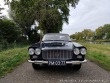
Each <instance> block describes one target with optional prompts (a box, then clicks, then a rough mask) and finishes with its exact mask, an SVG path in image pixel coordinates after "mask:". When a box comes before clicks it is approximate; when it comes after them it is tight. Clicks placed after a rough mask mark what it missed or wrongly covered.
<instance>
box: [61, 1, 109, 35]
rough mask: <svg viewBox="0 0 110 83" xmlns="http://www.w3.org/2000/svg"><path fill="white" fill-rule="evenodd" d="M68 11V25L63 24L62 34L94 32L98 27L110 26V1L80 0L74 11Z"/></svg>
mask: <svg viewBox="0 0 110 83" xmlns="http://www.w3.org/2000/svg"><path fill="white" fill-rule="evenodd" d="M70 10H71V11H70V17H69V24H68V25H66V24H64V27H63V31H62V33H68V34H73V33H75V32H81V31H82V30H84V29H91V30H95V29H96V28H98V27H99V26H103V25H104V24H108V23H109V24H110V0H80V1H79V3H78V5H77V6H76V9H74V8H70Z"/></svg>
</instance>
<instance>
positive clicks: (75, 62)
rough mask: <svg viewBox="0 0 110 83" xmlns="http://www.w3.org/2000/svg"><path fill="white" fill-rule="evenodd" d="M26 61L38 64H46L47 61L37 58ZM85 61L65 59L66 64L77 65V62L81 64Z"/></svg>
mask: <svg viewBox="0 0 110 83" xmlns="http://www.w3.org/2000/svg"><path fill="white" fill-rule="evenodd" d="M28 62H29V63H35V64H39V65H43V64H48V61H39V60H35V61H32V60H28ZM85 62H87V60H86V59H85V60H84V61H66V64H72V65H77V64H81V63H85Z"/></svg>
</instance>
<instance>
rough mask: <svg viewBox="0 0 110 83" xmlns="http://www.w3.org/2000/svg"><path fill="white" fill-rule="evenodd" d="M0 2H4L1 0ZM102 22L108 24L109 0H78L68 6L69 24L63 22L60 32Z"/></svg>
mask: <svg viewBox="0 0 110 83" xmlns="http://www.w3.org/2000/svg"><path fill="white" fill-rule="evenodd" d="M0 4H1V5H3V4H4V3H3V0H0ZM6 11H7V7H6ZM4 14H6V12H5V13H4ZM104 24H110V0H80V1H79V3H78V5H77V6H76V8H75V9H74V8H70V17H69V24H68V25H67V24H64V26H63V31H62V33H67V34H73V33H75V32H81V31H83V30H84V29H91V30H95V29H97V28H98V27H99V26H103V25H104Z"/></svg>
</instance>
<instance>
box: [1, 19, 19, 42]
mask: <svg viewBox="0 0 110 83" xmlns="http://www.w3.org/2000/svg"><path fill="white" fill-rule="evenodd" d="M18 30H19V29H18V28H17V26H16V25H15V23H13V22H12V21H10V20H6V19H3V20H0V39H1V40H0V41H2V40H3V41H4V40H5V41H7V42H8V43H12V42H14V41H15V40H16V39H17V37H18V32H19V31H18Z"/></svg>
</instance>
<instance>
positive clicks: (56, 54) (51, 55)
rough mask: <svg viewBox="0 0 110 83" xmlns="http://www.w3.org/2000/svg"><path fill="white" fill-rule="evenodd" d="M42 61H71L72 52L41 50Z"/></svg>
mask: <svg viewBox="0 0 110 83" xmlns="http://www.w3.org/2000/svg"><path fill="white" fill-rule="evenodd" d="M42 57H43V59H61V60H68V59H72V51H70V50H43V51H42Z"/></svg>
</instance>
